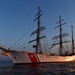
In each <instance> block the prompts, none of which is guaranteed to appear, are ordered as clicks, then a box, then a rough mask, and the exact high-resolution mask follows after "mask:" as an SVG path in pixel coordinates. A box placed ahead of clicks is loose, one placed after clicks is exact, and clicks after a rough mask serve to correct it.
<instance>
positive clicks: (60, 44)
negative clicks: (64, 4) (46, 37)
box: [51, 16, 69, 55]
mask: <svg viewBox="0 0 75 75" xmlns="http://www.w3.org/2000/svg"><path fill="white" fill-rule="evenodd" d="M63 20H64V19H61V16H59V21H58V22H57V23H56V24H58V23H59V26H57V27H55V28H58V27H59V30H60V34H59V35H58V36H55V37H53V39H52V40H54V39H58V38H59V43H54V44H52V45H51V46H53V47H54V46H55V45H57V44H59V50H60V55H62V47H63V43H66V42H69V41H67V40H66V41H63V40H62V37H65V36H69V34H68V33H62V26H63V25H64V24H66V23H61V22H62V21H63Z"/></svg>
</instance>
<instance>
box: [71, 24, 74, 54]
mask: <svg viewBox="0 0 75 75" xmlns="http://www.w3.org/2000/svg"><path fill="white" fill-rule="evenodd" d="M71 33H72V54H74V39H73V26H72V25H71Z"/></svg>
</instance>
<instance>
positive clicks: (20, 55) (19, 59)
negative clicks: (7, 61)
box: [2, 51, 75, 64]
mask: <svg viewBox="0 0 75 75" xmlns="http://www.w3.org/2000/svg"><path fill="white" fill-rule="evenodd" d="M2 54H3V55H4V56H9V57H10V58H11V59H12V61H13V63H14V64H24V63H45V62H46V63H48V62H72V61H75V55H72V56H52V55H47V54H35V53H29V52H19V51H3V53H2Z"/></svg>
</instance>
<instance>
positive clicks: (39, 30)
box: [29, 7, 46, 53]
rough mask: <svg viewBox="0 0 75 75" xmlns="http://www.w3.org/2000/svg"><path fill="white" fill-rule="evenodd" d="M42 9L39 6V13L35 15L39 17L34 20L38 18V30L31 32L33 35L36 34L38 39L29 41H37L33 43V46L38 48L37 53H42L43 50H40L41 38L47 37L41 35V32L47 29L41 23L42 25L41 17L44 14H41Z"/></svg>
mask: <svg viewBox="0 0 75 75" xmlns="http://www.w3.org/2000/svg"><path fill="white" fill-rule="evenodd" d="M41 11H42V10H40V7H38V13H37V14H36V15H35V16H37V17H36V19H35V20H34V22H35V21H36V20H37V30H35V31H33V32H32V33H31V36H32V35H34V34H36V39H34V40H32V41H30V42H29V43H31V42H34V41H36V45H33V47H34V48H35V49H36V53H41V52H42V51H41V50H40V51H39V46H40V39H42V38H45V37H46V36H40V32H41V31H42V30H44V29H45V27H44V26H42V27H41V25H40V17H41V16H42V15H43V14H41Z"/></svg>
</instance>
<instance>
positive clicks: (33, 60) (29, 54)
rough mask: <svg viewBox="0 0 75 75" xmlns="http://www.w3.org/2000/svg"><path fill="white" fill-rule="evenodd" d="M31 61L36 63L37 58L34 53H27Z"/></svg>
mask: <svg viewBox="0 0 75 75" xmlns="http://www.w3.org/2000/svg"><path fill="white" fill-rule="evenodd" d="M27 54H28V56H29V58H30V60H31V62H32V63H37V62H38V60H37V58H36V56H35V54H34V53H27Z"/></svg>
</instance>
